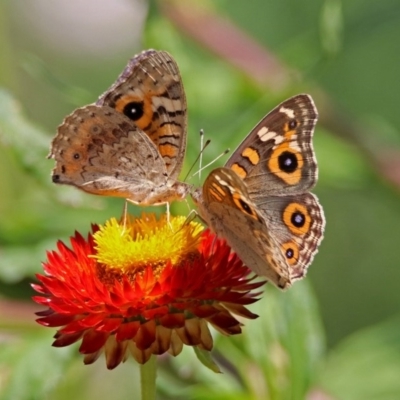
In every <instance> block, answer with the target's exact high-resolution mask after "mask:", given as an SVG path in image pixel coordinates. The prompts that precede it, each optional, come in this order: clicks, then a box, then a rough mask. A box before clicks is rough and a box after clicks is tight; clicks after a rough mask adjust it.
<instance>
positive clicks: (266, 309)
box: [0, 0, 400, 400]
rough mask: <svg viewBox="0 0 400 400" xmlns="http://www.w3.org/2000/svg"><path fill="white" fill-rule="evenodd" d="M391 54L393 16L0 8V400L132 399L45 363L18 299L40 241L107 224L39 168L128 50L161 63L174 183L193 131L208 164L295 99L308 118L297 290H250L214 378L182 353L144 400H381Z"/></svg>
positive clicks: (396, 199) (395, 367)
mask: <svg viewBox="0 0 400 400" xmlns="http://www.w3.org/2000/svg"><path fill="white" fill-rule="evenodd" d="M399 37H400V2H398V1H397V0H383V1H379V2H372V1H371V2H366V1H361V0H352V1H347V2H344V1H340V0H325V1H324V0H283V1H265V0H253V1H251V2H244V1H239V0H215V1H213V2H210V1H209V2H203V1H184V0H181V1H166V0H165V1H163V0H160V1H159V2H150V3H148V2H146V1H144V0H131V1H128V0H114V1H113V2H105V1H104V2H96V1H95V0H82V1H78V0H73V1H68V2H48V1H45V0H26V1H24V2H12V1H6V0H3V1H2V2H1V3H0V85H1V87H0V184H1V196H0V309H1V313H0V332H1V335H2V339H3V340H2V342H1V344H0V399H3V398H4V399H11V398H12V399H28V398H29V399H33V398H43V397H44V396H48V397H47V398H57V399H58V398H60V399H63V398H64V397H65V398H67V397H68V398H70V397H71V396H72V395H74V396H75V398H77V399H78V398H79V399H80V398H82V399H84V398H91V397H92V396H95V395H96V396H98V397H97V398H99V399H102V398H107V396H109V395H110V393H112V395H113V398H129V397H131V398H136V397H135V396H133V397H132V391H134V393H135V391H136V393H137V388H136V386H135V385H136V384H137V383H135V380H134V379H132V378H131V375H132V376H134V373H135V372H134V371H135V368H136V367H134V366H133V364H131V363H127V365H124V366H123V367H120V368H117V370H116V371H113V372H108V371H106V369H105V366H104V365H103V360H101V361H98V362H97V364H96V365H95V366H90V367H84V366H83V365H82V360H81V358H80V357H79V356H77V347H74V348H73V349H54V348H51V347H50V343H51V335H52V334H54V332H47V330H46V329H44V328H41V327H39V326H36V325H35V324H34V322H33V321H34V318H35V316H34V314H33V313H34V311H37V310H38V309H39V307H38V306H36V305H33V304H32V301H31V300H30V297H31V296H32V294H33V291H32V290H31V289H30V287H29V282H32V281H33V279H34V273H38V272H41V261H43V260H45V257H46V250H51V249H54V248H55V243H56V241H57V240H58V239H62V240H68V237H69V236H70V235H72V234H73V232H74V230H78V231H80V232H82V233H85V232H87V231H88V230H89V226H90V223H91V222H97V223H102V222H104V221H105V220H106V219H107V218H109V217H111V216H119V215H120V213H121V210H122V205H123V202H122V200H118V199H108V198H99V197H95V196H91V195H88V194H84V193H81V192H78V191H77V190H75V189H73V188H68V187H62V186H55V185H53V184H52V183H51V182H50V171H51V169H52V168H53V161H49V160H46V158H45V157H46V155H47V153H48V147H49V144H50V141H51V138H52V137H53V135H54V134H55V132H56V128H57V125H59V124H60V123H61V121H62V120H63V118H64V117H65V116H66V115H67V114H69V113H70V112H72V111H73V110H74V109H75V108H77V107H79V106H82V105H85V104H88V103H91V102H93V101H95V100H96V99H97V97H98V96H99V95H100V94H101V93H102V92H103V91H104V90H106V89H107V88H108V87H109V86H110V85H111V83H112V82H113V81H114V80H115V79H116V77H117V75H118V74H119V73H120V72H121V70H122V69H123V68H124V66H125V64H126V62H127V60H128V59H129V58H130V57H132V56H133V54H135V53H137V52H139V51H141V50H142V49H145V48H156V49H163V50H167V51H169V52H170V53H171V54H172V55H173V56H174V58H175V59H176V60H177V62H178V65H179V66H180V69H181V73H182V77H183V81H184V85H185V89H186V94H187V100H188V109H189V135H188V136H189V143H188V152H187V158H186V165H185V168H184V170H185V171H188V169H189V167H190V165H191V164H192V163H193V162H194V160H195V158H196V155H197V154H198V151H199V146H200V144H199V143H200V141H199V135H198V132H199V130H200V129H201V128H203V129H204V130H205V134H206V137H207V138H210V139H211V140H212V143H211V145H210V146H209V148H208V149H207V151H206V155H205V158H206V161H210V160H212V159H213V158H214V157H215V156H217V155H218V154H220V153H221V152H222V151H223V150H224V149H225V148H227V147H229V148H231V149H232V150H233V149H234V148H235V147H236V145H237V144H239V142H240V141H241V140H242V139H243V138H244V137H245V135H246V134H247V133H248V132H249V131H250V129H251V128H252V127H253V126H254V125H255V124H256V123H257V122H258V121H259V120H260V119H261V118H262V117H263V115H264V114H266V113H267V112H268V111H269V110H270V109H272V108H273V107H274V106H275V105H277V104H278V103H279V102H281V101H283V100H284V99H286V98H287V97H290V96H291V95H294V94H297V93H300V92H306V93H309V94H311V95H312V96H313V97H314V99H315V102H316V105H317V107H318V109H319V111H320V121H319V123H318V125H317V129H316V134H315V141H314V142H315V149H316V153H317V158H318V163H319V167H320V178H319V183H318V185H317V187H316V189H315V190H314V192H315V193H316V194H317V195H318V196H319V198H320V201H321V204H322V205H323V207H324V210H325V214H326V219H327V228H326V233H325V239H324V241H323V242H322V245H321V247H320V251H319V253H318V255H317V256H316V258H315V261H314V263H313V265H312V266H311V268H310V270H309V273H308V276H307V279H306V281H304V282H301V283H296V284H295V286H294V287H293V289H291V290H290V291H289V292H287V293H279V292H278V291H277V290H276V289H273V288H268V289H267V291H266V293H265V295H264V297H263V299H262V300H261V301H260V302H259V303H258V304H256V305H254V306H253V307H251V310H252V311H254V312H257V313H259V314H260V318H259V319H258V320H256V321H250V322H248V321H247V322H246V326H245V327H244V333H243V335H240V337H237V338H234V340H232V339H230V338H220V337H217V338H216V353H215V357H216V358H217V362H218V360H220V361H221V360H222V361H221V362H222V365H223V366H224V367H226V366H227V365H228V367H226V369H225V370H224V368H222V369H223V370H224V371H225V373H224V375H214V374H212V373H210V372H209V371H206V372H204V367H201V366H198V365H192V364H198V363H197V362H196V361H195V360H194V357H193V355H192V354H191V353H190V352H186V353H185V354H187V355H183V356H182V357H178V359H176V360H163V361H162V369H161V372H160V379H159V398H160V399H164V398H165V399H169V398H171V399H174V398H182V399H187V398H190V399H192V398H193V399H208V398H209V399H215V398H218V399H221V398H224V399H225V398H226V399H264V398H266V399H296V400H297V399H302V398H306V399H323V400H325V399H399V398H400V379H399V377H400V312H399V311H400V307H399V305H400V290H399V286H400V285H399V283H400V268H399V267H400V264H399V261H398V259H399V258H398V256H397V250H398V249H399V247H398V246H399V242H400V223H399V221H400V196H399V194H400V191H399V189H400V132H399V128H400V112H399V110H398V109H399V105H400V79H399V68H400V51H399ZM217 164H218V165H222V164H223V161H218V163H217ZM183 175H184V174H182V176H183ZM203 176H204V175H203ZM195 183H196V184H197V183H198V181H195ZM173 207H174V208H173V210H174V212H175V213H182V214H187V212H188V209H187V206H186V205H185V204H183V205H179V204H178V205H174V206H173ZM131 210H132V211H133V212H137V213H139V212H140V211H141V210H138V209H137V208H132V209H131ZM43 331H46V332H43ZM48 331H50V329H49V330H48ZM252 338H257V340H252ZM277 343H279V344H280V345H281V346H282V348H283V349H284V352H285V354H284V355H282V356H279V355H277V353H276V351H277V350H276V346H275V347H274V345H276V344H277ZM255 346H256V349H254V347H255ZM274 349H275V350H274ZM274 351H275V352H274ZM278 353H279V352H278ZM33 366H35V367H33ZM132 371H133V372H132ZM253 372H254V373H253ZM89 383H90V384H89ZM82 388H85V389H84V390H82ZM116 388H117V389H116ZM215 396H217V397H215Z"/></svg>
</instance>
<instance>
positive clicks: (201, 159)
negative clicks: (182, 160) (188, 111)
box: [199, 129, 204, 181]
mask: <svg viewBox="0 0 400 400" xmlns="http://www.w3.org/2000/svg"><path fill="white" fill-rule="evenodd" d="M203 145H204V130H203V129H200V157H199V169H200V171H201V166H202V164H203V149H204V148H203ZM199 181H201V174H199Z"/></svg>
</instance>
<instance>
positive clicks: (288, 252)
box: [285, 248, 294, 259]
mask: <svg viewBox="0 0 400 400" xmlns="http://www.w3.org/2000/svg"><path fill="white" fill-rule="evenodd" d="M285 255H286V258H289V259H290V258H293V257H294V251H293V249H290V248H289V249H286V253H285Z"/></svg>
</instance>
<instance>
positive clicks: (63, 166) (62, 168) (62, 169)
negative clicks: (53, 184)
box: [61, 165, 65, 174]
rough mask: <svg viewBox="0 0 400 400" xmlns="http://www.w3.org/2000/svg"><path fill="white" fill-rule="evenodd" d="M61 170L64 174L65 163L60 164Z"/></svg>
mask: <svg viewBox="0 0 400 400" xmlns="http://www.w3.org/2000/svg"><path fill="white" fill-rule="evenodd" d="M61 172H62V173H63V174H65V165H62V166H61Z"/></svg>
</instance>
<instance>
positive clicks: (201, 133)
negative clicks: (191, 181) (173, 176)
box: [183, 130, 211, 182]
mask: <svg viewBox="0 0 400 400" xmlns="http://www.w3.org/2000/svg"><path fill="white" fill-rule="evenodd" d="M200 135H202V136H201V137H203V136H204V132H203V130H201V131H200ZM210 143H211V140H210V139H208V140H206V142H205V143H204V145H203V143H202V148H201V150H200V152H199V154H198V155H197V157H196V159H195V160H194V163H193V164H192V166H191V167H190V168H189V171H188V173H187V174H186V176H185V179H184V180H183V181H184V182H186V181H187V179H188V176H189V174H190V171H192V170H193V168H194V166H195V165H196V164H197V161H199V159H200V160H201V157H202V155H203V153H204V150H205V149H206V148H207V146H208V145H209V144H210ZM200 162H201V161H200ZM192 176H194V175H192Z"/></svg>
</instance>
